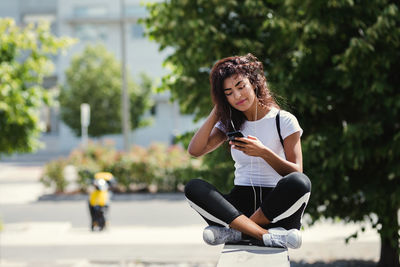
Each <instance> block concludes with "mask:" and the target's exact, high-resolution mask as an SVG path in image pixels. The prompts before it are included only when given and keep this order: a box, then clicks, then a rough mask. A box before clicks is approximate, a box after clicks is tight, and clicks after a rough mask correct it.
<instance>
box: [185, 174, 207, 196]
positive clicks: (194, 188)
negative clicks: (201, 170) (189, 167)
mask: <svg viewBox="0 0 400 267" xmlns="http://www.w3.org/2000/svg"><path fill="white" fill-rule="evenodd" d="M207 184H208V183H207V182H206V181H204V180H201V179H198V178H195V179H192V180H190V181H189V182H188V183H187V184H186V185H185V196H186V197H187V198H188V199H193V198H196V196H197V195H202V194H203V193H202V192H204V190H205V189H204V188H205V187H207V186H206V185H207Z"/></svg>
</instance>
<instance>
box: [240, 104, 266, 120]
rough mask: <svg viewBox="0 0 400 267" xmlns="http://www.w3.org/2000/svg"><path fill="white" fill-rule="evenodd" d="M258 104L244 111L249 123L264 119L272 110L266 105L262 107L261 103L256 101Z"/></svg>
mask: <svg viewBox="0 0 400 267" xmlns="http://www.w3.org/2000/svg"><path fill="white" fill-rule="evenodd" d="M255 102H256V104H255V105H253V106H252V107H251V108H249V109H248V110H246V111H243V114H244V115H245V116H246V119H247V120H248V121H256V120H259V119H261V118H263V117H264V116H265V115H266V114H267V113H268V112H269V111H270V108H269V107H267V106H264V105H261V103H260V102H259V101H255Z"/></svg>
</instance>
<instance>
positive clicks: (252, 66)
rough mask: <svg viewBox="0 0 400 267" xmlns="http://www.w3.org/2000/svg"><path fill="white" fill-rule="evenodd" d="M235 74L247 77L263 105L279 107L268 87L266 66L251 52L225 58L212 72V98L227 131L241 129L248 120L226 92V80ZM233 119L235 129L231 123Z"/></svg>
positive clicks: (216, 64)
mask: <svg viewBox="0 0 400 267" xmlns="http://www.w3.org/2000/svg"><path fill="white" fill-rule="evenodd" d="M234 75H243V76H244V77H247V79H248V80H249V82H250V83H251V84H252V85H253V87H254V91H255V93H256V96H257V98H258V100H259V102H260V103H261V105H262V106H265V107H272V106H274V107H277V108H279V106H278V104H277V103H276V102H275V99H274V96H273V95H272V93H271V91H270V90H269V88H268V85H267V79H266V78H265V75H264V67H263V65H262V63H261V62H260V61H259V60H258V59H257V58H256V57H255V56H253V55H252V54H250V53H249V54H247V55H245V56H233V57H227V58H223V59H221V60H219V61H218V62H217V63H215V65H214V66H213V68H212V70H211V73H210V84H211V96H212V100H213V102H214V104H215V105H216V106H217V110H216V114H217V117H218V118H219V120H220V121H221V123H222V125H223V126H224V128H225V130H226V131H233V130H235V129H236V130H240V129H241V127H242V125H243V123H244V122H245V120H246V117H245V115H244V114H243V112H241V111H239V110H237V109H235V108H233V107H232V106H231V105H230V104H229V102H228V100H227V99H226V96H225V93H224V88H223V86H224V80H225V79H226V78H229V77H231V76H234ZM231 120H232V122H233V124H234V125H235V129H233V127H232V125H231Z"/></svg>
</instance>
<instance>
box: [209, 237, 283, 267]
mask: <svg viewBox="0 0 400 267" xmlns="http://www.w3.org/2000/svg"><path fill="white" fill-rule="evenodd" d="M235 266H246V267H261V266H262V267H268V266H271V267H290V260H289V254H288V251H287V249H285V248H271V247H264V246H260V245H257V244H254V243H249V242H241V243H237V244H233V243H227V244H225V245H224V248H223V250H222V252H221V256H220V258H219V261H218V264H217V267H235Z"/></svg>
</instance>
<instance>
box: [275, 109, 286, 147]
mask: <svg viewBox="0 0 400 267" xmlns="http://www.w3.org/2000/svg"><path fill="white" fill-rule="evenodd" d="M280 113H281V110H278V114H276V117H275V121H276V129H277V130H278V135H279V140H280V141H281V144H282V147H285V146H284V145H283V138H282V135H281V120H280V117H279V114H280Z"/></svg>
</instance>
